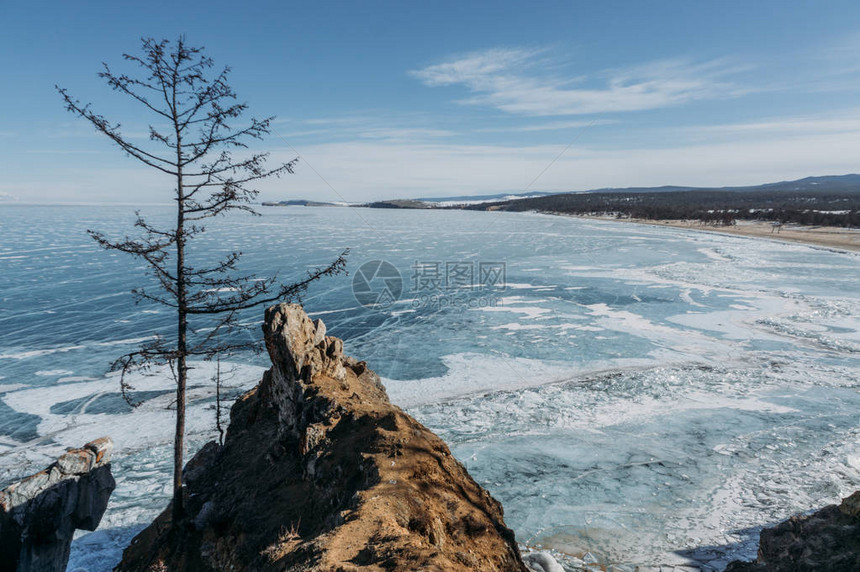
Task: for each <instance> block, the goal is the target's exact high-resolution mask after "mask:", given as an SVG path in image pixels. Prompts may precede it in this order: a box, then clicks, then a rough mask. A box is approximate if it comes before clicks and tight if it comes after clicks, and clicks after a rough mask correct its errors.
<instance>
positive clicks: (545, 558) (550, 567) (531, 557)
mask: <svg viewBox="0 0 860 572" xmlns="http://www.w3.org/2000/svg"><path fill="white" fill-rule="evenodd" d="M523 562H524V563H525V565H526V567H527V568H528V569H529V570H532V571H533V572H564V568H562V567H561V564H559V563H558V562H557V561H556V559H555V558H553V557H552V555H551V554H550V553H549V552H530V553H529V554H523Z"/></svg>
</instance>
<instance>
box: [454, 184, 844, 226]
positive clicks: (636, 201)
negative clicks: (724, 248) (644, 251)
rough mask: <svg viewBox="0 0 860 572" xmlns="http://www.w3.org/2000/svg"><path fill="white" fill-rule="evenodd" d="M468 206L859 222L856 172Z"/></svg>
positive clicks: (718, 219)
mask: <svg viewBox="0 0 860 572" xmlns="http://www.w3.org/2000/svg"><path fill="white" fill-rule="evenodd" d="M462 208H466V209H471V210H504V211H539V212H550V213H565V214H574V215H597V216H614V217H616V218H640V219H649V220H675V219H680V220H698V221H701V222H703V223H709V224H722V225H731V224H735V221H736V220H761V221H771V222H775V223H797V224H805V225H826V226H840V227H858V226H860V175H842V176H833V177H807V178H805V179H800V180H797V181H783V182H779V183H769V184H766V185H756V186H750V187H720V188H697V187H651V188H645V187H637V188H628V189H600V190H595V191H589V192H577V193H560V194H555V195H547V196H542V197H534V198H524V199H515V200H509V201H497V202H485V203H481V204H473V205H468V206H464V207H462Z"/></svg>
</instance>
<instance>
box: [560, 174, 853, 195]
mask: <svg viewBox="0 0 860 572" xmlns="http://www.w3.org/2000/svg"><path fill="white" fill-rule="evenodd" d="M819 190H827V191H840V190H847V191H856V192H860V175H857V174H850V175H828V176H823V177H806V178H803V179H798V180H796V181H780V182H778V183H765V184H762V185H747V186H740V187H683V186H673V185H666V186H662V187H609V188H603V189H592V190H588V191H573V193H673V192H678V191H733V192H745V191H819ZM547 194H555V195H559V194H570V193H547Z"/></svg>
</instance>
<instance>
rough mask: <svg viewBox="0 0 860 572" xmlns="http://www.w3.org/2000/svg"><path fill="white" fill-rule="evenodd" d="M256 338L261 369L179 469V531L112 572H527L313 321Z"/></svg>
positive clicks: (284, 320) (469, 491)
mask: <svg viewBox="0 0 860 572" xmlns="http://www.w3.org/2000/svg"><path fill="white" fill-rule="evenodd" d="M263 330H264V333H265V337H266V347H267V349H268V352H269V356H270V357H271V359H272V364H273V365H272V368H271V369H270V370H269V371H267V372H266V374H265V375H264V376H263V380H262V381H261V382H260V384H259V385H258V386H257V387H256V388H255V389H253V390H251V391H250V392H248V393H247V394H245V395H244V396H243V397H242V398H241V399H240V400H239V401H238V402H237V403H236V404H235V405H234V407H233V409H232V412H231V421H230V428H229V430H228V433H227V438H226V440H225V444H224V446H223V447H219V446H218V445H217V444H215V443H210V444H208V445H207V446H206V447H204V448H203V449H202V450H201V451H200V453H198V454H197V455H196V456H195V457H194V459H192V460H191V461H190V462H189V463H188V465H187V466H186V469H185V476H186V477H185V481H186V488H187V499H188V500H187V506H188V508H189V515H188V519H187V522H183V523H179V526H176V527H171V526H170V524H171V523H170V521H169V519H170V510H169V509H168V510H166V511H165V512H164V513H162V515H161V516H160V517H159V518H158V519H157V520H156V521H155V522H154V523H153V524H152V525H151V526H150V527H149V528H147V529H146V530H144V531H143V532H142V533H141V534H140V535H139V536H138V537H137V538H135V540H134V541H133V542H132V544H131V546H129V547H128V548H127V549H126V551H125V554H124V557H123V560H122V562H121V563H120V565H119V566H118V567H117V570H122V571H155V570H195V571H196V570H289V571H299V570H301V571H343V572H346V571H351V570H359V569H361V570H380V571H381V570H387V571H402V572H407V571H408V572H412V571H416V570H428V571H430V570H438V571H456V570H463V571H466V570H468V571H475V570H482V571H488V572H490V571H500V572H501V571H505V572H507V571H511V572H514V571H516V572H526V568H525V567H524V565H523V564H522V561H521V559H520V555H519V551H518V549H517V546H516V543H515V542H514V535H513V533H512V532H511V531H510V530H509V529H508V528H507V527H506V526H505V524H504V521H503V515H502V507H501V505H500V504H499V503H498V502H497V501H496V500H494V499H493V498H492V497H491V496H490V494H489V493H488V492H487V491H485V490H484V489H482V488H481V487H480V486H479V485H478V484H477V483H475V481H474V480H473V479H472V478H471V477H470V476H469V474H468V473H467V472H466V470H465V468H464V467H463V466H462V465H461V464H460V463H459V462H457V460H456V459H454V458H453V457H452V456H451V452H450V451H449V449H448V447H447V446H446V445H445V443H444V442H442V440H440V439H439V438H438V437H436V436H435V435H434V434H433V433H431V432H430V431H429V430H427V429H426V428H425V427H424V426H422V425H421V424H420V423H418V422H417V421H415V420H414V419H413V418H412V417H410V416H409V415H407V414H405V413H404V412H403V411H401V410H400V409H399V408H397V407H395V406H393V405H392V404H391V403H390V402H389V401H388V398H387V396H386V393H385V389H384V387H383V386H382V385H381V384H380V382H379V378H378V377H377V376H376V374H374V373H373V372H372V371H370V369H368V368H367V366H366V364H365V363H364V362H357V361H355V360H353V359H351V358H348V357H344V356H343V353H342V352H343V343H342V342H341V341H340V340H339V339H337V338H333V337H326V336H325V326H324V325H323V324H322V322H320V321H317V322H316V323H313V322H311V320H310V319H309V318H308V317H307V315H306V314H305V313H304V311H302V309H301V307H299V306H296V305H288V304H282V305H280V306H275V307H272V308H270V309H269V310H268V311H267V312H266V320H265V325H264V326H263ZM171 531H172V532H171Z"/></svg>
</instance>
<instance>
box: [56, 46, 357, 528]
mask: <svg viewBox="0 0 860 572" xmlns="http://www.w3.org/2000/svg"><path fill="white" fill-rule="evenodd" d="M123 57H124V58H125V60H126V61H128V62H132V63H134V64H136V65H137V66H138V67H139V70H138V73H137V75H125V74H116V73H114V72H113V71H112V70H111V68H110V67H108V65H107V64H104V71H102V72H101V73H99V77H101V78H102V79H104V80H106V81H107V84H108V85H109V86H110V87H111V88H113V89H114V90H115V91H117V92H120V93H122V94H124V95H127V96H129V97H131V98H132V99H133V100H135V101H136V102H137V103H139V104H140V106H141V107H142V108H143V109H144V111H145V112H146V114H148V115H149V116H151V117H152V118H153V119H154V121H153V123H152V124H151V125H150V126H149V140H148V141H140V142H138V141H137V140H135V139H134V138H129V137H126V136H124V135H123V134H122V133H121V131H120V124H119V123H111V122H110V121H108V120H107V119H105V118H104V117H103V116H101V115H98V114H96V113H95V112H94V111H92V110H91V109H90V105H83V104H81V103H80V102H79V101H78V100H76V99H74V98H72V97H71V96H70V95H69V94H68V92H67V91H66V90H65V89H62V88H60V87H59V86H57V90H58V91H59V92H60V94H61V95H62V97H63V100H64V101H65V104H66V108H67V109H68V110H69V111H70V112H72V113H74V114H75V115H77V116H80V117H82V118H84V119H86V120H87V121H89V122H90V123H91V124H92V125H93V126H94V127H95V128H96V130H98V131H99V132H101V133H103V134H104V135H106V136H107V137H108V138H109V139H110V140H111V141H113V142H114V143H115V144H116V145H117V146H119V148H120V149H122V150H123V151H124V152H125V153H126V154H127V155H129V156H131V157H133V158H134V159H136V160H138V161H140V162H141V163H143V164H144V165H147V166H148V167H151V168H153V169H155V170H157V171H160V172H161V173H163V174H164V175H165V176H166V177H169V178H171V179H172V181H173V182H174V184H175V195H174V197H173V199H174V200H175V202H176V222H175V224H171V225H170V226H169V227H166V228H161V227H157V226H155V225H153V224H151V223H150V222H149V221H147V220H146V219H144V217H143V216H142V215H141V214H140V212H139V211H138V212H137V213H136V214H137V221H136V223H135V226H136V227H137V232H138V236H136V237H129V236H126V237H125V238H123V239H121V240H112V239H109V238H107V237H106V236H105V235H103V234H102V233H100V232H95V231H88V232H89V233H90V235H91V236H92V237H93V238H94V239H95V240H96V242H98V244H99V245H100V246H102V247H103V248H106V249H108V250H117V251H120V252H125V253H127V254H130V255H132V256H134V257H136V258H139V259H142V260H143V261H145V262H146V263H147V265H148V271H149V273H150V274H151V275H152V276H154V277H155V279H156V280H157V287H156V288H154V289H153V288H143V287H142V288H137V289H135V290H133V293H134V294H135V296H136V298H137V300H138V301H149V302H154V303H156V304H161V305H163V306H167V307H168V308H171V310H172V311H174V312H175V314H176V335H175V336H162V335H156V336H155V337H154V338H153V341H151V342H148V343H146V344H143V345H142V346H140V347H139V348H138V349H137V350H136V351H134V352H131V353H129V354H126V355H124V356H122V357H121V358H119V359H118V360H117V361H116V362H115V363H114V369H116V370H119V371H121V372H122V376H121V386H122V390H123V395H124V396H126V397H128V395H129V394H128V390H129V389H132V388H131V387H130V386H129V385H128V382H127V378H126V375H125V374H126V373H128V372H129V371H132V370H138V369H141V370H148V369H151V368H153V367H154V366H169V367H170V370H171V371H172V372H173V376H174V379H175V381H176V434H175V439H174V459H173V461H174V463H173V522H174V523H177V522H179V521H180V520H181V519H182V518H183V516H184V510H183V497H182V467H183V451H184V437H185V406H186V385H187V379H188V359H189V358H190V357H193V356H202V357H203V358H207V359H208V358H212V357H214V356H217V355H218V354H219V353H221V352H225V351H232V350H235V349H237V348H240V347H246V346H247V342H232V343H231V342H223V341H221V340H223V339H229V338H226V337H225V336H221V335H220V334H222V333H226V332H229V331H230V330H232V329H234V328H236V327H238V322H237V320H236V316H237V312H240V311H242V310H245V309H248V308H252V307H254V306H258V305H261V304H268V303H272V302H275V301H284V300H291V299H295V298H296V297H298V296H300V294H301V293H302V292H303V291H305V289H306V288H307V287H308V285H309V284H310V283H312V282H314V281H316V280H319V279H320V278H322V277H324V276H329V275H333V274H337V273H339V272H342V271H343V270H344V268H345V263H346V259H345V257H346V255H347V251H346V250H345V251H344V252H342V253H341V254H340V255H339V256H338V257H337V258H336V259H335V260H334V261H333V262H332V263H330V264H328V265H327V266H323V267H320V268H316V269H314V270H311V271H309V272H307V275H306V276H303V278H302V279H300V280H299V281H297V282H293V283H289V284H284V283H283V282H282V281H281V280H280V279H279V278H278V276H270V277H267V278H262V279H260V278H256V277H254V276H250V275H240V274H239V273H238V270H237V263H238V261H239V258H240V256H241V253H240V252H231V253H229V254H227V255H226V256H225V257H224V258H223V259H221V260H220V261H218V262H216V263H214V264H211V265H205V266H202V267H198V266H196V265H193V264H192V260H191V257H190V255H193V254H194V251H193V249H191V248H190V246H191V242H190V241H191V240H192V239H194V238H195V237H197V236H199V235H200V234H201V233H203V232H204V231H205V227H204V226H203V224H202V222H201V221H204V220H206V219H211V218H213V217H217V216H219V215H223V214H226V213H228V212H231V211H246V212H249V213H253V214H257V213H255V212H254V210H253V207H252V201H253V200H254V198H255V197H256V196H257V191H256V190H255V189H254V188H253V187H252V185H253V184H254V183H255V182H257V181H260V180H261V179H266V178H269V177H278V176H281V175H283V174H285V173H292V172H293V168H294V166H295V162H296V160H293V161H291V162H289V163H285V164H281V165H278V166H277V167H275V168H272V169H269V168H267V167H266V165H265V163H266V159H267V156H268V154H267V153H258V152H251V151H250V150H249V149H248V143H249V142H250V141H251V140H255V139H262V138H263V137H264V136H265V135H267V134H268V133H269V124H270V121H271V120H272V118H268V119H263V120H257V119H251V120H250V122H249V123H246V124H244V126H242V127H234V126H233V125H232V122H233V121H234V120H238V119H239V118H240V116H241V115H242V114H243V113H244V112H245V111H246V109H247V107H248V106H247V104H246V103H239V102H237V100H236V94H235V93H234V92H233V89H232V88H231V87H230V85H229V84H228V83H227V76H228V73H229V71H230V70H229V68H226V67H225V68H223V69H221V70H220V71H217V70H215V69H214V67H215V66H214V62H213V61H212V59H210V58H209V57H206V56H205V55H203V49H202V48H195V47H190V46H188V45H187V44H186V42H185V39H184V37H180V38H179V39H178V40H177V41H176V42H175V43H171V42H170V41H167V40H162V41H155V40H153V39H146V38H145V39H143V40H142V55H140V56H136V55H129V54H124V55H123ZM236 150H239V152H240V153H241V156H234V154H233V152H234V151H236ZM235 337H236V336H233V338H234V339H235ZM219 391H220V388H219Z"/></svg>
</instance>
